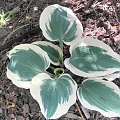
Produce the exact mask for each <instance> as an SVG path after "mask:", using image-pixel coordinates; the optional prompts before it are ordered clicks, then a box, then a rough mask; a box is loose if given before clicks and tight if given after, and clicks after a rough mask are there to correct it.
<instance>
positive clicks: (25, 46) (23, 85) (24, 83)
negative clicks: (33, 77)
mask: <svg viewBox="0 0 120 120" xmlns="http://www.w3.org/2000/svg"><path fill="white" fill-rule="evenodd" d="M29 49H31V50H33V51H34V52H36V53H37V54H38V55H40V56H41V55H42V56H43V58H45V59H47V60H48V61H47V68H48V67H49V66H50V59H49V58H48V55H47V54H46V52H44V51H43V50H42V49H41V48H40V47H38V46H36V45H32V44H20V45H17V46H15V47H14V48H13V49H12V50H10V51H9V52H8V53H7V56H8V57H9V59H10V58H11V57H12V54H13V53H16V52H17V51H19V50H29ZM47 68H46V69H47ZM6 75H7V78H9V79H10V80H11V81H12V83H13V84H15V85H16V86H18V87H21V88H25V89H29V88H30V87H31V81H21V78H20V76H18V75H17V74H14V73H13V72H12V71H10V70H9V69H8V67H7V72H6Z"/></svg>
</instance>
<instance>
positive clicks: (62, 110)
mask: <svg viewBox="0 0 120 120" xmlns="http://www.w3.org/2000/svg"><path fill="white" fill-rule="evenodd" d="M76 90H77V84H76V83H75V82H74V80H73V79H72V78H71V76H70V75H68V74H61V75H60V76H59V77H58V78H54V79H53V78H51V77H50V76H49V75H48V74H45V73H41V74H38V75H36V76H35V77H34V78H33V79H32V86H31V88H30V92H31V95H32V96H33V98H34V99H36V100H37V102H38V103H39V105H40V108H41V112H42V113H43V115H44V116H45V118H47V119H56V118H59V117H60V116H62V115H64V114H66V113H67V111H68V109H69V107H70V106H71V105H73V104H74V103H75V102H76Z"/></svg>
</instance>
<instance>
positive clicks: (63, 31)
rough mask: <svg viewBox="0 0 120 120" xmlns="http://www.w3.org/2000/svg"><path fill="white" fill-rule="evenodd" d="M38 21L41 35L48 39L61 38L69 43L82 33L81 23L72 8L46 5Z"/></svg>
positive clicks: (57, 39)
mask: <svg viewBox="0 0 120 120" xmlns="http://www.w3.org/2000/svg"><path fill="white" fill-rule="evenodd" d="M39 22H40V28H41V29H42V31H43V35H44V36H45V37H46V38H47V39H48V40H50V41H61V40H62V41H64V43H66V44H67V45H70V44H72V42H73V41H74V40H76V38H80V37H81V36H82V33H83V27H82V24H81V22H80V21H79V19H78V18H77V17H76V16H75V14H74V13H73V12H72V10H70V9H69V8H66V7H62V6H60V5H57V4H54V5H50V6H48V7H46V8H45V9H44V11H43V12H42V14H41V16H40V21H39Z"/></svg>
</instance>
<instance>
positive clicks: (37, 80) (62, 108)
mask: <svg viewBox="0 0 120 120" xmlns="http://www.w3.org/2000/svg"><path fill="white" fill-rule="evenodd" d="M64 75H67V76H69V77H70V78H71V79H72V77H71V76H70V75H69V74H64ZM44 76H45V78H44ZM61 76H63V75H62V74H61V75H60V76H59V77H61ZM45 79H51V80H54V79H52V78H51V77H50V76H49V75H48V74H46V73H42V74H41V73H40V74H38V75H36V76H35V77H34V78H33V79H32V86H31V87H30V93H31V95H32V97H33V98H34V99H35V100H36V101H37V102H38V103H39V106H40V109H41V112H42V114H43V115H44V116H45V117H46V116H47V115H46V112H45V110H44V107H43V105H42V99H41V97H40V85H42V80H43V81H44V80H45ZM58 79H59V78H58ZM73 82H74V84H75V85H73ZM70 83H71V86H72V88H74V89H73V93H72V94H71V96H69V100H68V102H65V103H64V104H62V105H60V104H59V105H58V108H57V110H56V112H55V113H54V115H53V116H52V117H51V118H49V119H57V118H59V117H61V116H62V115H64V114H66V113H67V112H68V110H69V108H70V107H71V106H72V105H73V104H74V103H75V102H76V91H77V84H76V82H75V81H74V80H73V81H70Z"/></svg>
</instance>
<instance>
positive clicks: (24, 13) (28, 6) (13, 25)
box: [13, 0, 33, 26]
mask: <svg viewBox="0 0 120 120" xmlns="http://www.w3.org/2000/svg"><path fill="white" fill-rule="evenodd" d="M32 2H33V0H31V1H30V3H29V4H28V6H27V7H26V9H25V11H24V12H23V14H22V15H21V16H20V17H19V18H18V20H17V21H16V22H15V23H14V24H13V26H15V25H16V23H17V22H18V21H19V20H20V18H21V17H22V16H23V15H24V14H25V13H26V11H27V10H28V8H29V7H30V5H31V3H32Z"/></svg>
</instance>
